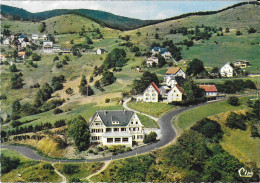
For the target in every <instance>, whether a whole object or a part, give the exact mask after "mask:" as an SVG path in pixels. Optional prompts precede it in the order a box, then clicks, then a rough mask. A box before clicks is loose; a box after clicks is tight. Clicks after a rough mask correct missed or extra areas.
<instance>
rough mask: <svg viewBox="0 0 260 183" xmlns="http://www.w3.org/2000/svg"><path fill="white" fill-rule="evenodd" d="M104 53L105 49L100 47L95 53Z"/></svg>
mask: <svg viewBox="0 0 260 183" xmlns="http://www.w3.org/2000/svg"><path fill="white" fill-rule="evenodd" d="M104 53H106V50H105V49H102V48H98V49H97V55H101V54H104Z"/></svg>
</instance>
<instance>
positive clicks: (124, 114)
mask: <svg viewBox="0 0 260 183" xmlns="http://www.w3.org/2000/svg"><path fill="white" fill-rule="evenodd" d="M96 114H98V115H99V116H100V118H101V120H102V121H103V123H104V125H105V126H127V125H128V123H129V121H130V120H131V118H132V116H133V115H134V112H133V111H127V110H104V111H97V112H96ZM96 114H95V115H96ZM95 115H94V116H95ZM113 121H118V122H119V123H118V124H113V123H112V122H113Z"/></svg>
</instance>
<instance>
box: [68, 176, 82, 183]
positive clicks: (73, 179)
mask: <svg viewBox="0 0 260 183" xmlns="http://www.w3.org/2000/svg"><path fill="white" fill-rule="evenodd" d="M70 182H81V181H80V179H79V178H75V177H74V178H72V179H71V181H70Z"/></svg>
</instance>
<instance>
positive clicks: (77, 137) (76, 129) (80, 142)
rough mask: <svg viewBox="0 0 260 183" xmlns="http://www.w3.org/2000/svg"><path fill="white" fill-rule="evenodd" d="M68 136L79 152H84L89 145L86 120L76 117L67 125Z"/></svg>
mask: <svg viewBox="0 0 260 183" xmlns="http://www.w3.org/2000/svg"><path fill="white" fill-rule="evenodd" d="M68 132H69V135H70V136H71V137H72V138H73V139H74V141H75V144H76V146H77V148H78V149H79V151H84V150H86V149H87V148H88V147H89V145H90V132H89V127H88V124H87V122H86V120H85V119H84V118H83V117H82V116H78V117H77V118H74V119H73V120H71V121H69V123H68Z"/></svg>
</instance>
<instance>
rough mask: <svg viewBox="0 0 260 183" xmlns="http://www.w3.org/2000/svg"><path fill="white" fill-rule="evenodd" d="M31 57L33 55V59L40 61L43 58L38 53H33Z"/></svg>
mask: <svg viewBox="0 0 260 183" xmlns="http://www.w3.org/2000/svg"><path fill="white" fill-rule="evenodd" d="M31 57H32V61H40V60H41V56H40V55H38V54H37V53H33V54H32V56H31Z"/></svg>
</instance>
